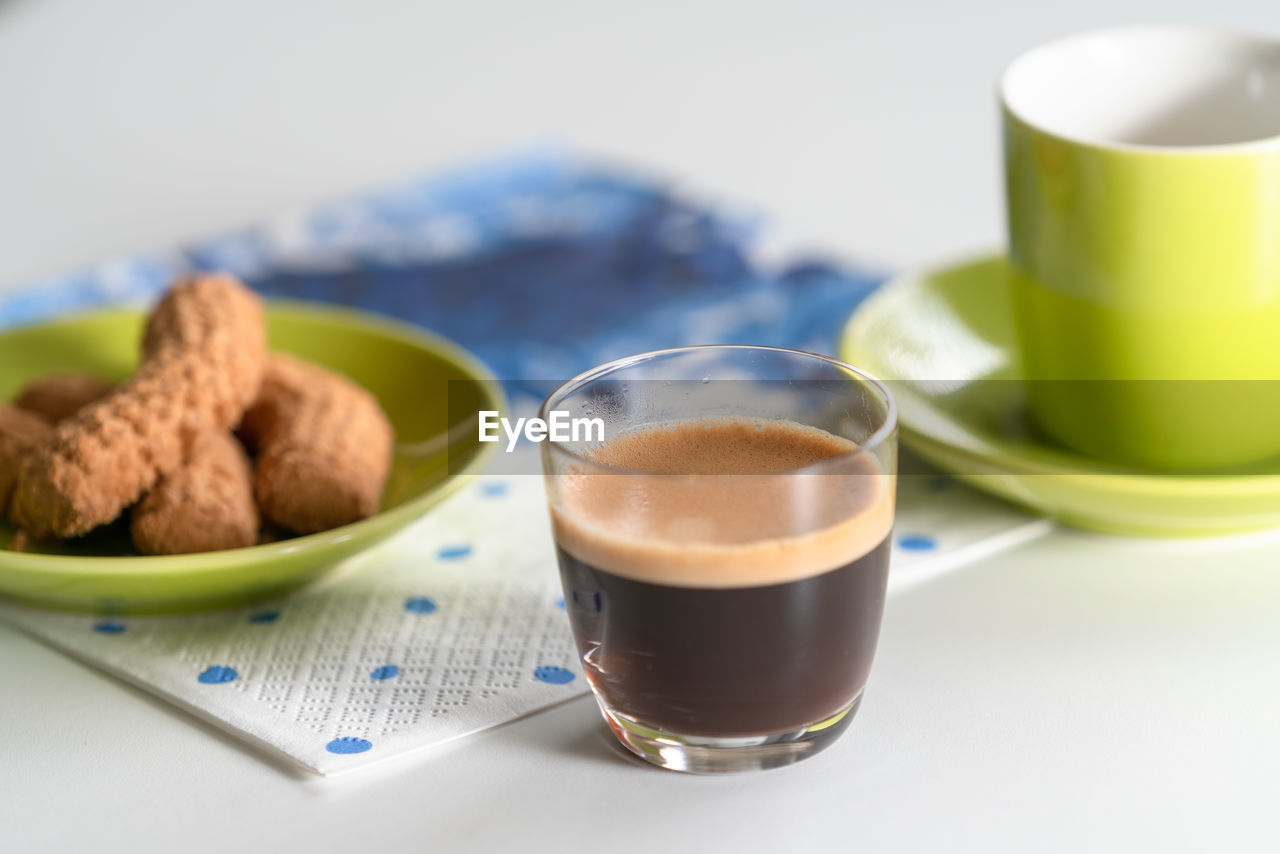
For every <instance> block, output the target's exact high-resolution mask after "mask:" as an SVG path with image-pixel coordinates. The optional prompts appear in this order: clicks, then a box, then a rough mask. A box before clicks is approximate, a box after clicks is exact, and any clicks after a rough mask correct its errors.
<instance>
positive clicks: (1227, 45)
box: [1000, 25, 1280, 149]
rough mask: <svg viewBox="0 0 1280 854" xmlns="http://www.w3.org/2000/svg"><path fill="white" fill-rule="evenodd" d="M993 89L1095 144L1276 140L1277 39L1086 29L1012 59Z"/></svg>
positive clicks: (1012, 108) (1031, 119)
mask: <svg viewBox="0 0 1280 854" xmlns="http://www.w3.org/2000/svg"><path fill="white" fill-rule="evenodd" d="M1000 94H1001V99H1002V101H1003V103H1004V106H1005V108H1006V109H1007V110H1008V111H1009V112H1010V113H1012V114H1013V115H1014V116H1015V117H1017V118H1018V119H1020V120H1022V121H1023V122H1025V123H1027V124H1029V125H1031V126H1032V127H1036V128H1039V129H1040V130H1043V131H1045V132H1047V133H1050V134H1053V135H1055V136H1060V137H1063V138H1066V139H1071V140H1075V141H1078V142H1085V143H1089V144H1093V145H1099V146H1107V147H1142V148H1179V149H1185V148H1187V147H1209V146H1214V147H1216V146H1236V145H1249V144H1255V143H1259V142H1267V143H1277V144H1280V39H1277V38H1275V37H1272V36H1268V35H1262V34H1249V33H1239V32H1230V31H1224V30H1216V29H1209V28H1204V27H1194V26H1178V25H1167V26H1139V27H1123V28H1119V29H1111V30H1102V31H1098V32H1091V33H1084V34H1081V35H1076V36H1071V37H1068V38H1065V39H1062V40H1060V41H1055V42H1050V43H1049V44H1046V45H1042V46H1041V47H1037V48H1034V49H1032V50H1031V51H1029V52H1027V53H1025V54H1023V55H1022V56H1020V57H1019V58H1018V59H1016V60H1014V61H1013V63H1012V64H1011V65H1010V66H1009V67H1008V68H1007V69H1006V70H1005V73H1004V76H1003V78H1002V79H1001V82H1000Z"/></svg>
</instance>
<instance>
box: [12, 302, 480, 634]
mask: <svg viewBox="0 0 1280 854" xmlns="http://www.w3.org/2000/svg"><path fill="white" fill-rule="evenodd" d="M142 323H143V313H142V312H141V311H139V310H125V309H121V310H108V311H100V312H94V313H91V314H84V315H78V316H75V317H71V318H67V319H63V320H57V321H53V322H50V323H43V324H39V325H35V326H27V327H23V328H19V329H12V330H5V331H3V332H0V400H7V399H9V398H11V397H12V396H13V394H14V393H15V392H16V391H17V390H18V388H20V387H21V386H22V385H23V383H25V382H26V381H28V380H30V379H32V378H33V377H36V376H39V375H41V374H44V373H48V372H50V371H57V370H84V371H90V372H92V373H95V374H98V375H100V376H102V377H104V378H106V379H113V380H118V379H122V378H124V377H126V376H128V375H129V373H130V372H131V371H132V369H133V367H134V365H135V364H136V362H137V358H138V346H139V341H140V340H141V338H140V336H141V330H142ZM267 329H268V335H269V338H270V343H271V346H272V348H273V349H277V350H281V351H284V352H288V353H293V354H296V355H298V356H302V357H303V358H306V359H310V360H312V361H314V362H317V363H319V364H321V365H324V366H326V367H329V368H332V369H334V370H336V371H340V372H342V373H344V374H346V375H347V376H349V377H351V378H352V379H354V380H356V381H357V382H359V383H360V384H361V385H363V386H364V387H365V388H367V389H369V390H370V391H371V392H373V393H374V394H376V395H377V396H378V400H379V401H380V402H381V404H382V406H383V408H384V409H385V410H386V411H387V415H388V416H389V417H390V418H391V422H392V424H393V425H394V426H395V430H396V451H395V459H394V462H393V464H392V469H391V474H390V477H389V479H388V482H387V488H386V492H385V494H384V496H383V508H382V512H380V513H379V514H378V515H376V516H373V517H371V518H369V519H365V520H363V521H361V522H357V523H355V524H352V525H346V526H344V527H342V528H337V529H334V530H332V531H325V532H324V533H320V534H311V535H309V536H305V537H297V538H295V539H290V540H284V541H281V542H276V543H270V544H267V545H261V546H254V547H252V548H247V549H235V550H232V551H224V552H209V553H205V554H196V555H181V556H174V557H140V556H137V555H136V553H134V554H132V555H131V554H129V545H128V537H127V536H125V535H124V534H123V533H121V532H116V533H115V534H113V533H112V532H111V531H108V532H106V533H105V534H102V535H95V536H93V537H91V538H88V539H86V540H85V541H83V542H77V543H74V544H72V545H68V546H62V547H59V548H58V549H57V552H56V553H46V554H27V553H17V552H10V551H4V550H2V549H4V548H5V546H7V545H8V543H9V541H10V540H11V539H12V537H13V534H14V531H13V529H12V528H10V527H8V526H7V525H5V524H4V523H3V522H2V521H0V596H4V597H7V598H10V599H13V600H16V601H21V602H25V603H28V604H35V605H42V606H45V607H50V608H62V609H70V610H78V611H95V612H100V613H110V614H121V613H148V612H150V613H158V612H174V611H192V610H201V609H208V608H224V607H230V606H234V605H243V604H246V603H249V602H252V601H254V600H258V599H263V598H268V597H272V596H278V595H280V594H282V593H285V592H287V591H290V590H293V589H296V588H298V587H300V586H302V585H304V584H307V583H309V582H311V581H314V580H316V579H317V578H319V577H321V576H322V575H324V574H325V573H327V572H329V571H331V570H333V569H334V568H335V567H337V566H338V565H339V564H340V563H341V562H342V561H343V560H345V559H346V558H348V557H351V556H352V555H355V554H356V553H358V552H361V551H363V550H365V549H367V548H369V547H370V546H372V545H374V544H375V543H377V542H379V541H381V540H383V539H385V538H387V537H389V536H391V535H392V534H394V533H396V532H397V531H399V530H400V529H401V528H403V527H405V526H406V525H408V524H409V523H410V522H412V521H413V520H415V519H417V518H418V517H419V516H421V515H422V514H423V513H425V512H426V511H427V510H428V509H430V508H431V507H432V506H433V505H435V504H436V503H438V502H439V501H441V500H442V499H443V498H445V497H446V496H447V495H449V494H450V493H451V492H453V491H454V490H456V489H457V488H458V487H459V486H461V485H462V484H463V483H464V482H465V481H466V480H467V479H468V476H469V475H471V474H474V472H475V471H476V469H477V468H478V467H479V466H480V464H481V463H482V462H483V459H484V458H485V457H487V452H488V451H490V450H491V449H492V448H493V446H492V445H488V444H485V445H482V444H480V442H479V441H478V440H477V436H476V435H475V434H474V433H473V432H472V431H471V430H470V429H465V425H464V424H461V423H460V422H463V421H464V420H465V419H466V413H469V412H474V411H476V410H480V409H502V408H503V407H504V402H503V401H502V400H500V395H501V392H500V391H499V390H498V386H497V383H496V382H494V381H492V378H491V376H490V375H489V372H488V371H487V370H486V369H485V368H484V366H483V365H481V364H480V363H479V362H478V361H477V360H476V359H475V358H474V357H472V356H471V355H470V354H469V353H467V352H466V351H465V350H463V349H461V348H460V347H458V346H457V345H455V344H452V343H451V342H449V341H446V340H445V339H443V338H440V337H438V336H436V335H432V334H431V333H428V332H425V331H423V330H421V329H417V328H416V327H413V326H409V325H406V324H402V323H398V322H395V321H391V320H386V319H383V318H380V317H377V316H375V315H371V314H364V313H361V312H356V311H352V310H350V309H344V308H336V307H325V306H320V305H312V304H308V303H297V302H272V303H268V309H267ZM451 409H452V412H451V411H450V410H451ZM466 423H470V422H466ZM451 427H452V428H453V429H452V430H451V429H450V428H451ZM460 428H463V429H460Z"/></svg>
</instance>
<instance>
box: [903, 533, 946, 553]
mask: <svg viewBox="0 0 1280 854" xmlns="http://www.w3.org/2000/svg"><path fill="white" fill-rule="evenodd" d="M898 547H899V548H902V549H906V550H907V551H909V552H927V551H932V550H933V549H936V548H937V547H938V544H937V542H936V541H935V540H934V539H933V537H930V536H926V535H924V534H904V535H903V536H901V537H899V538H898Z"/></svg>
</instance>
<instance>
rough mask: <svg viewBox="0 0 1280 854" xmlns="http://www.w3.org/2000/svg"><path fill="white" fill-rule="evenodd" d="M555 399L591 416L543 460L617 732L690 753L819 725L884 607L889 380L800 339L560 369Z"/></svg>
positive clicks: (861, 663) (858, 673) (583, 634)
mask: <svg viewBox="0 0 1280 854" xmlns="http://www.w3.org/2000/svg"><path fill="white" fill-rule="evenodd" d="M555 413H560V414H559V415H556V414H555ZM556 417H558V418H561V419H568V418H575V419H596V420H597V421H596V422H595V423H596V424H597V426H602V427H603V430H598V429H591V425H592V423H593V422H591V421H590V420H584V421H583V422H581V423H582V424H584V425H585V426H586V429H583V430H580V431H578V433H577V435H575V436H573V437H572V438H570V439H569V440H568V441H558V442H556V441H548V442H544V443H543V470H544V473H545V476H546V484H547V494H548V500H549V503H550V509H551V518H552V526H553V532H554V535H555V540H556V551H557V555H558V558H559V562H560V572H561V580H562V582H563V585H564V594H565V603H566V609H567V611H568V614H569V619H570V623H571V625H572V628H573V633H574V638H575V640H576V642H577V646H578V650H579V652H580V654H581V655H582V661H583V666H584V669H585V671H586V675H587V679H588V680H589V682H590V683H591V688H592V690H593V691H594V693H595V696H596V699H597V701H598V702H599V704H600V709H601V711H602V712H603V714H604V717H605V720H606V722H607V723H608V724H609V727H610V728H611V729H612V730H613V732H614V734H615V735H616V736H617V737H618V740H619V741H621V742H622V744H623V745H625V746H626V747H627V748H628V749H630V750H631V751H632V752H634V753H636V754H637V755H639V756H640V757H642V758H644V759H646V760H648V761H649V762H652V763H654V764H656V765H660V766H663V767H666V768H672V769H677V770H681V771H691V772H700V773H719V772H729V771H745V770H752V769H763V768H772V767H776V766H780V765H787V764H790V763H792V762H795V761H798V760H799V759H802V758H804V757H807V756H811V755H812V754H814V753H816V752H817V751H819V750H821V749H822V748H824V747H826V746H827V745H829V744H830V743H832V742H833V741H834V740H835V739H836V738H837V737H838V736H839V734H840V733H841V732H843V731H844V729H845V728H846V727H847V726H848V725H849V722H850V720H851V719H852V717H853V714H854V712H855V711H856V709H857V707H858V703H859V702H860V700H861V697H862V691H863V687H864V686H865V684H866V681H867V676H868V674H869V672H870V669H871V663H872V658H873V656H874V653H875V647H876V641H877V637H878V635H879V631H880V619H881V614H882V612H883V607H884V596H885V583H886V578H887V573H888V566H889V549H890V545H889V543H890V530H891V528H892V524H893V502H894V491H895V486H896V451H897V423H896V422H897V417H896V410H895V406H894V402H893V399H892V397H891V395H890V394H889V391H888V389H886V388H885V386H884V385H883V384H882V383H880V382H879V381H877V380H875V379H874V378H872V377H870V376H868V375H867V374H865V373H863V372H861V371H859V370H857V369H856V368H853V367H851V366H849V365H846V364H843V363H841V362H838V361H835V360H834V359H829V358H826V357H823V356H817V355H814V354H811V353H803V352H799V351H795V350H783V349H778V348H772V347H740V346H708V347H686V348H680V349H674V350H664V351H660V352H655V353H645V354H642V355H639V356H633V357H631V358H627V359H621V360H619V361H616V362H612V363H609V364H607V365H602V366H601V367H598V368H595V369H594V370H591V371H588V372H587V373H585V374H583V375H581V376H579V377H577V378H576V379H573V380H571V381H569V382H568V383H565V384H564V385H563V386H561V387H560V388H559V389H557V390H556V391H555V392H554V393H553V394H552V395H551V396H550V397H549V398H548V399H547V401H546V402H545V403H544V404H543V411H542V418H543V419H548V420H549V419H552V418H556ZM563 432H564V433H566V434H567V433H568V431H567V430H566V431H563ZM562 438H564V436H562Z"/></svg>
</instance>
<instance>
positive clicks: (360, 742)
mask: <svg viewBox="0 0 1280 854" xmlns="http://www.w3.org/2000/svg"><path fill="white" fill-rule="evenodd" d="M324 749H325V750H327V751H329V752H330V753H365V752H367V751H369V750H372V749H373V742H371V741H368V740H367V739H363V738H355V737H353V736H350V735H344V736H341V737H340V738H335V739H334V740H333V741H331V742H329V743H328V744H326V745H325V746H324Z"/></svg>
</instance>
